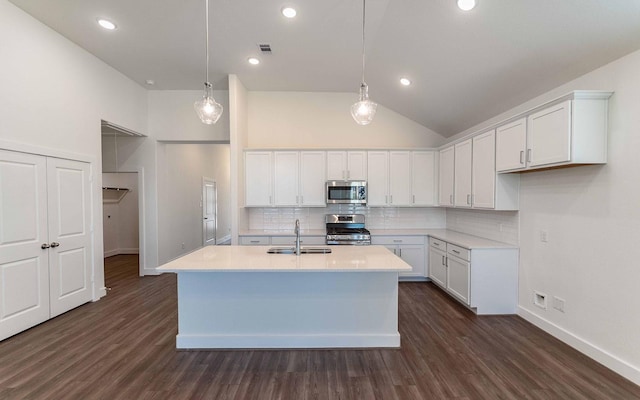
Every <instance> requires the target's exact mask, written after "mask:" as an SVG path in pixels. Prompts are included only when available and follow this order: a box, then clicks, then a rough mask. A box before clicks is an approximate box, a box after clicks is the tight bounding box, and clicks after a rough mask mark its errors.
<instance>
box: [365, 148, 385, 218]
mask: <svg viewBox="0 0 640 400" xmlns="http://www.w3.org/2000/svg"><path fill="white" fill-rule="evenodd" d="M368 153H369V154H368V160H367V164H368V169H369V170H368V172H367V175H368V176H369V180H368V181H367V205H369V206H386V205H388V203H389V152H387V151H370V152H368Z"/></svg>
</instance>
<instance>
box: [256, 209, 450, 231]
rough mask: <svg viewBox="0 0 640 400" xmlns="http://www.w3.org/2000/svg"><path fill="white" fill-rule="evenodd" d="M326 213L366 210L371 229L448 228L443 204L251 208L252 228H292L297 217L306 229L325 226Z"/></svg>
mask: <svg viewBox="0 0 640 400" xmlns="http://www.w3.org/2000/svg"><path fill="white" fill-rule="evenodd" d="M325 214H364V215H365V221H366V223H365V225H366V227H367V228H369V229H427V228H445V226H446V212H445V210H444V209H441V208H396V207H359V206H350V205H331V206H328V207H322V208H293V207H292V208H250V209H249V229H261V230H292V229H293V224H294V222H295V220H296V219H299V220H300V226H301V227H302V229H303V230H308V229H324V228H325V223H324V216H325Z"/></svg>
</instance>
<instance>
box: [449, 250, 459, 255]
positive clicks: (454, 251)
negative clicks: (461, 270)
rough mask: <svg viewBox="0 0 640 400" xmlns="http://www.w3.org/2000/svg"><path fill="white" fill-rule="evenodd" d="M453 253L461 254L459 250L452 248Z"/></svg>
mask: <svg viewBox="0 0 640 400" xmlns="http://www.w3.org/2000/svg"><path fill="white" fill-rule="evenodd" d="M451 251H452V252H453V253H456V254H460V252H459V251H458V250H451Z"/></svg>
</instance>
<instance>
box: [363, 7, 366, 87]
mask: <svg viewBox="0 0 640 400" xmlns="http://www.w3.org/2000/svg"><path fill="white" fill-rule="evenodd" d="M366 2H367V0H362V83H363V84H364V83H365V82H364V55H365V50H364V43H365V42H364V39H365V38H364V23H365V20H366V18H365V13H366Z"/></svg>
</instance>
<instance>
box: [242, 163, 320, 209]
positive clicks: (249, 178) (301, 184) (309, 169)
mask: <svg viewBox="0 0 640 400" xmlns="http://www.w3.org/2000/svg"><path fill="white" fill-rule="evenodd" d="M325 171H326V158H325V152H324V151H274V152H271V151H246V152H245V205H246V207H302V206H304V207H324V206H325V194H324V191H325V181H326V178H325Z"/></svg>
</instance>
